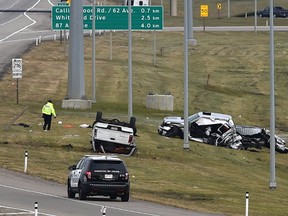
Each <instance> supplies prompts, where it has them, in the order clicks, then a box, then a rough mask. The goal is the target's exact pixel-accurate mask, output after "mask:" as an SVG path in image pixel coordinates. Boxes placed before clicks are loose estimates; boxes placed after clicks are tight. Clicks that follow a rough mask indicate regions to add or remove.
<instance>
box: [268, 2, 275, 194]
mask: <svg viewBox="0 0 288 216" xmlns="http://www.w3.org/2000/svg"><path fill="white" fill-rule="evenodd" d="M274 97H275V96H274V16H273V0H270V183H269V187H270V189H274V188H276V177H275V101H274Z"/></svg>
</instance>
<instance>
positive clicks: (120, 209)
mask: <svg viewBox="0 0 288 216" xmlns="http://www.w3.org/2000/svg"><path fill="white" fill-rule="evenodd" d="M0 187H4V188H10V189H13V190H18V191H24V192H28V193H35V194H40V195H44V196H49V197H54V198H58V199H63V200H69V201H72V202H78V203H82V204H87V205H92V206H99V207H102V206H103V205H102V204H96V203H91V202H85V201H81V200H75V199H69V198H65V197H61V196H57V195H53V194H48V193H43V192H39V191H33V190H28V189H23V188H17V187H12V186H8V185H3V184H0ZM106 208H110V209H114V210H119V211H124V212H130V213H135V214H140V215H148V216H161V215H158V214H150V213H146V212H140V211H134V210H129V209H123V208H118V207H113V206H107V205H106ZM51 216H52V215H51Z"/></svg>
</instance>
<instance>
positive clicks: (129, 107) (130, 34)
mask: <svg viewBox="0 0 288 216" xmlns="http://www.w3.org/2000/svg"><path fill="white" fill-rule="evenodd" d="M131 9H132V8H131V0H128V29H129V30H128V31H129V44H128V121H129V120H130V118H131V117H132V116H133V105H132V11H131Z"/></svg>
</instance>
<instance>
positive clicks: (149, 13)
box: [51, 5, 163, 30]
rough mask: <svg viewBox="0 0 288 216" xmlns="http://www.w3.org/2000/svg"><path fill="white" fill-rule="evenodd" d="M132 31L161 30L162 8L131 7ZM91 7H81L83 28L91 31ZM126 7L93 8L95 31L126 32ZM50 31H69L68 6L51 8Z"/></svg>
mask: <svg viewBox="0 0 288 216" xmlns="http://www.w3.org/2000/svg"><path fill="white" fill-rule="evenodd" d="M131 11H132V13H131V16H132V29H133V30H162V29H163V7H162V6H132V7H131ZM92 14H93V7H92V6H83V28H84V29H85V30H90V29H92V21H93V16H92ZM128 14H129V13H128V6H95V29H97V30H128ZM51 28H52V30H69V29H70V6H65V5H64V6H62V5H61V6H52V16H51Z"/></svg>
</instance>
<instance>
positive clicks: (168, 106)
mask: <svg viewBox="0 0 288 216" xmlns="http://www.w3.org/2000/svg"><path fill="white" fill-rule="evenodd" d="M173 104H174V97H173V96H172V95H157V94H155V95H147V98H146V108H147V109H157V110H169V111H173V109H174V107H173Z"/></svg>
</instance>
